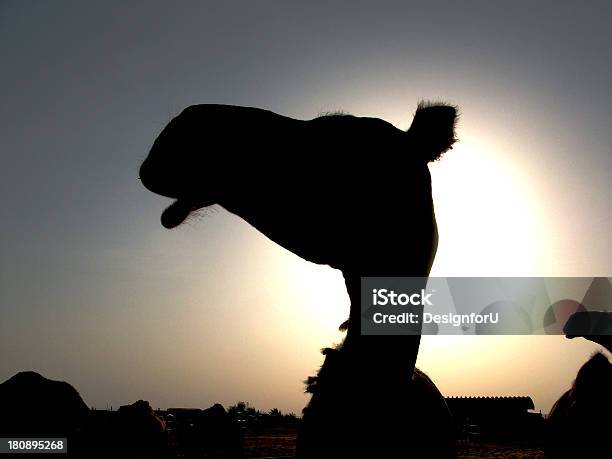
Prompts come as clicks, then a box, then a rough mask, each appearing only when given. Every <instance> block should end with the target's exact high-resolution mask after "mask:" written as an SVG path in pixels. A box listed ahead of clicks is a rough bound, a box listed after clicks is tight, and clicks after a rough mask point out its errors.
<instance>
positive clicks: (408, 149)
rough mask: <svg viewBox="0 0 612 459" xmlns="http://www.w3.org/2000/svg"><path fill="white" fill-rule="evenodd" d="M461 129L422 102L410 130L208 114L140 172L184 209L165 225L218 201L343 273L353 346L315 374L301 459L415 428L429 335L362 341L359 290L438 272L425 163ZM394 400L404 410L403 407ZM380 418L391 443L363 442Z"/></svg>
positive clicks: (442, 108) (451, 110) (222, 111)
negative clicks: (360, 435)
mask: <svg viewBox="0 0 612 459" xmlns="http://www.w3.org/2000/svg"><path fill="white" fill-rule="evenodd" d="M456 119H457V110H456V108H455V107H452V106H449V105H446V104H430V103H421V104H419V106H418V109H417V111H416V113H415V116H414V119H413V121H412V124H411V126H410V128H409V129H408V130H407V131H402V130H400V129H398V128H396V127H394V126H393V125H391V124H389V123H387V122H386V121H383V120H380V119H377V118H360V117H355V116H351V115H344V114H335V115H334V114H332V115H325V116H320V117H318V118H315V119H312V120H308V121H302V120H295V119H292V118H288V117H285V116H281V115H278V114H276V113H273V112H270V111H266V110H261V109H257V108H249V107H236V106H227V105H196V106H192V107H189V108H187V109H185V110H184V111H183V112H182V113H181V114H180V115H178V116H177V117H176V118H174V119H173V120H172V121H171V122H170V123H169V124H168V126H166V128H165V129H164V130H163V131H162V132H161V134H160V135H159V136H158V137H157V139H156V140H155V142H154V144H153V146H152V148H151V151H150V153H149V156H148V157H147V159H146V160H145V161H144V163H143V164H142V166H141V168H140V178H141V180H142V183H143V184H144V186H145V187H147V188H148V189H149V190H151V191H153V192H155V193H158V194H161V195H163V196H167V197H170V198H173V199H175V202H174V203H173V204H171V205H170V206H169V207H168V208H167V209H166V210H165V211H164V212H163V213H162V218H161V220H162V224H163V225H164V226H165V227H166V228H174V227H176V226H178V225H180V224H181V223H182V222H183V221H184V220H185V219H186V218H187V217H188V216H189V214H190V213H192V212H193V211H195V210H197V209H199V208H202V207H206V206H210V205H212V204H218V205H221V206H222V207H224V208H225V209H227V210H228V211H230V212H232V213H234V214H236V215H238V216H240V217H242V218H243V219H244V220H246V221H247V222H248V223H250V224H251V225H252V226H254V227H255V228H256V229H258V230H259V231H260V232H261V233H263V234H264V235H266V236H267V237H268V238H270V239H271V240H272V241H274V242H276V243H277V244H279V245H280V246H282V247H284V248H286V249H288V250H290V251H291V252H293V253H295V254H296V255H298V256H300V257H302V258H304V259H306V260H308V261H311V262H314V263H319V264H327V265H330V266H332V267H334V268H338V269H340V270H341V271H342V273H343V276H344V280H345V283H346V288H347V292H348V295H349V299H350V313H349V319H348V320H347V321H346V322H345V324H344V327H343V329H345V330H346V336H345V338H344V341H343V342H342V345H341V346H339V347H338V348H337V349H333V350H331V349H326V352H325V355H326V357H325V362H324V363H323V366H322V367H321V369H320V371H319V373H318V375H317V377H314V378H309V381H310V382H309V384H308V385H309V391H311V392H312V394H313V396H312V398H311V401H310V403H309V405H308V406H307V407H306V408H305V409H304V417H303V423H302V430H301V432H300V435H299V437H300V441H299V442H298V453H297V457H300V458H318V457H356V456H357V455H358V453H364V452H365V454H363V455H365V456H368V454H367V452H368V451H369V452H376V451H378V452H380V448H381V441H380V439H381V438H382V437H383V436H385V437H386V438H388V437H389V432H391V431H393V429H395V430H397V431H398V432H399V431H400V430H401V431H402V432H405V431H406V429H411V428H413V427H414V425H412V424H410V423H409V422H405V423H400V424H397V423H394V422H393V421H392V420H393V419H394V415H393V413H397V412H402V410H403V409H406V410H409V409H410V408H411V406H412V407H413V408H414V407H415V406H416V405H413V404H411V401H414V399H415V398H418V397H420V396H421V395H419V392H418V390H417V389H410V388H411V387H413V386H415V383H414V382H413V381H412V375H413V370H414V364H415V361H416V357H417V353H418V349H419V341H420V335H419V334H418V333H419V332H420V328H419V329H417V330H416V333H415V334H414V335H411V336H362V335H361V334H360V327H359V324H360V316H361V313H360V309H361V305H360V280H361V277H362V276H413V277H419V278H425V277H426V276H428V274H429V270H430V268H431V264H432V262H433V257H434V255H435V251H436V246H437V228H436V221H435V215H434V209H433V202H432V197H431V178H430V175H429V169H428V167H427V164H428V163H429V162H431V161H434V160H436V159H437V158H439V157H440V156H441V155H442V154H443V153H444V152H445V151H447V150H448V149H449V148H451V147H452V145H453V143H454V142H455V122H456ZM356 381H359V384H355V382H356ZM311 382H312V384H311ZM315 382H316V383H315ZM432 386H433V383H432ZM363 387H368V388H369V391H368V392H367V394H365V395H364V393H363V392H362V390H361V389H362V388H363ZM433 387H434V388H435V386H433ZM406 391H409V392H410V393H411V394H412V395H411V396H410V395H408V396H407V395H406ZM381 394H386V395H385V396H386V397H388V399H384V397H383V398H380V397H381ZM436 394H437V395H436ZM436 394H434V395H435V397H433V398H436V397H437V399H441V395H440V394H439V392H436ZM394 400H395V401H397V400H405V401H406V404H405V406H404V405H402V406H401V407H400V408H397V406H396V405H397V403H395V404H394V402H393V401H394ZM441 400H442V402H441V404H442V405H444V401H443V399H441ZM444 407H445V405H444ZM396 408H397V411H394V410H395V409H396ZM442 411H444V410H442ZM446 411H447V409H446ZM447 414H448V413H447ZM373 419H377V420H379V421H380V422H379V424H380V425H378V426H377V427H376V428H377V429H378V430H377V431H378V432H379V434H380V435H372V437H371V438H370V437H369V438H368V439H367V441H365V442H361V441H357V442H356V437H355V432H356V431H358V429H359V428H360V426H363V425H366V424H371V421H372V420H373ZM442 424H443V423H442ZM442 424H441V425H442ZM413 430H414V429H413ZM433 430H435V429H433ZM383 432H385V433H384V434H383ZM420 437H421V439H425V440H426V441H424V442H423V444H428V445H430V444H432V443H434V442H433V441H428V440H427V438H426V437H427V436H426V435H424V434H423V435H420ZM402 438H403V436H402V435H397V441H388V442H386V446H385V451H387V452H388V453H389V454H382V455H380V457H400V455H401V454H403V452H405V444H404V441H403V440H401V441H400V439H402ZM449 438H450V437H449ZM451 440H452V441H451V443H452V444H454V439H452V438H451ZM383 443H385V442H383ZM435 443H436V444H445V443H444V442H443V441H441V440H440V439H439V438H436V440H435ZM451 449H452V448H451ZM451 449H449V451H450V450H451ZM333 452H338V454H332V453H333ZM400 452H402V453H401V454H400ZM353 453H355V454H353ZM370 456H371V457H377V456H374V455H370ZM417 457H418V456H417ZM437 457H441V456H439V455H438V456H437Z"/></svg>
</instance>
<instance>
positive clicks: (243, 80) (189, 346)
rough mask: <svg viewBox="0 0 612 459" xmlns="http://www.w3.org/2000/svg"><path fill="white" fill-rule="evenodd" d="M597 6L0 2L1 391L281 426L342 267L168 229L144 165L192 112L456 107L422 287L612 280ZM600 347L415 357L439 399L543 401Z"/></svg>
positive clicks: (221, 218)
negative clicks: (29, 390) (447, 281)
mask: <svg viewBox="0 0 612 459" xmlns="http://www.w3.org/2000/svg"><path fill="white" fill-rule="evenodd" d="M461 3H463V2H461ZM611 18H612V6H611V4H609V3H608V2H603V1H602V2H597V1H595V2H589V4H588V7H587V6H585V5H583V4H581V3H579V2H567V1H561V2H559V1H554V2H553V1H542V2H537V4H531V3H528V2H485V1H473V2H467V3H463V4H461V5H460V4H458V3H455V2H426V3H408V2H386V3H385V2H376V3H374V2H373V3H372V4H364V3H362V2H357V3H352V4H351V6H350V7H348V6H346V5H344V4H342V3H341V2H339V3H333V4H325V5H323V4H320V3H317V2H315V3H310V4H308V5H299V6H292V5H289V4H286V3H274V2H264V3H259V2H257V4H255V3H252V2H232V3H228V4H221V5H220V4H209V3H201V2H178V4H172V5H170V4H166V3H164V2H159V1H153V2H147V4H146V7H145V6H143V5H139V4H137V3H131V2H128V3H121V4H119V3H107V4H98V3H93V2H92V3H88V4H85V3H81V2H74V3H70V2H58V3H50V2H49V3H45V2H40V3H23V2H18V1H4V2H2V3H1V4H0V50H1V51H2V56H3V58H2V62H3V71H2V73H1V74H0V91H1V92H2V99H3V100H4V101H5V102H4V103H3V104H2V105H0V129H1V130H2V135H1V139H2V159H3V167H2V168H0V184H1V186H2V191H3V195H4V197H5V198H4V200H3V205H2V212H3V218H2V220H3V224H2V225H1V226H0V244H1V249H2V254H3V256H2V258H1V262H0V314H1V318H2V320H0V349H1V353H2V355H1V356H0V381H4V380H6V379H8V378H9V377H10V376H12V375H13V374H15V373H17V372H19V371H24V370H33V371H37V372H39V373H41V374H43V375H44V376H46V377H49V378H52V379H60V380H65V381H68V382H69V383H71V384H72V385H73V386H74V387H75V388H76V389H77V390H78V391H79V392H80V394H81V396H82V397H83V399H84V400H85V402H86V403H87V404H88V405H90V406H97V407H99V408H105V407H106V406H107V405H113V406H114V407H116V406H119V405H124V404H128V403H132V402H134V401H135V400H138V399H145V400H149V401H150V403H151V405H152V406H153V407H155V408H157V407H162V408H165V407H170V406H196V407H207V406H210V405H212V404H213V403H215V402H220V403H222V404H223V405H224V406H228V405H230V404H234V403H236V402H237V401H239V400H245V401H249V402H250V403H252V405H253V406H255V407H256V408H259V409H262V410H267V409H270V408H272V407H277V408H279V409H281V410H282V411H284V412H295V413H296V414H299V413H300V410H301V408H302V407H303V406H304V405H305V404H306V402H307V400H308V396H307V395H305V394H304V393H303V391H304V385H303V381H304V380H305V379H306V378H307V377H308V376H309V375H313V374H315V372H316V370H317V369H318V367H319V366H320V364H321V363H322V360H323V357H322V355H321V354H320V353H319V350H320V349H321V348H323V347H326V346H329V345H331V344H333V343H337V342H339V341H340V340H341V337H342V335H341V334H340V333H339V332H338V331H337V327H338V325H339V324H340V323H341V322H342V321H344V320H345V318H346V315H347V313H348V299H347V297H346V293H345V291H344V284H343V282H342V277H341V274H340V273H339V272H338V271H335V270H333V269H331V268H329V267H325V266H317V265H313V264H310V263H307V262H305V261H303V260H302V259H300V258H298V257H297V256H295V255H293V254H291V253H289V252H287V251H285V250H283V249H281V248H280V247H278V246H276V245H275V244H273V243H272V242H271V241H269V240H267V239H266V238H265V237H264V236H262V235H261V234H259V233H257V232H256V231H255V230H254V229H253V228H251V227H249V226H248V225H247V224H246V223H245V222H244V221H242V220H240V219H239V218H238V217H236V216H233V215H231V214H229V213H227V212H226V211H224V210H223V209H220V208H215V209H212V210H211V211H209V212H208V213H207V214H206V215H204V216H202V217H201V218H199V219H198V218H196V219H192V220H191V221H189V222H188V223H187V224H185V225H183V226H182V227H180V228H178V229H176V230H173V231H167V230H165V229H164V228H162V227H161V225H160V223H159V216H160V213H161V211H162V210H163V208H164V207H165V206H166V205H167V204H168V201H167V200H166V199H163V198H161V197H158V196H154V195H153V194H151V193H150V192H148V191H147V190H145V189H144V187H142V186H141V183H140V182H139V180H138V167H139V165H140V162H141V161H142V160H143V159H144V158H145V156H146V154H147V152H148V149H149V148H150V146H151V144H152V142H153V140H154V139H155V137H156V135H157V134H158V133H159V131H160V130H161V129H162V128H163V126H164V125H165V124H166V123H167V122H168V121H169V120H170V119H171V118H172V117H173V116H174V115H176V114H177V113H178V112H180V111H181V110H182V109H183V108H184V107H186V106H188V105H191V104H196V103H225V104H237V105H247V106H257V107H262V108H267V109H270V110H273V111H275V112H278V113H282V114H284V115H288V116H292V117H296V118H301V119H310V118H313V117H316V116H317V115H318V114H319V113H322V112H325V111H333V110H340V109H342V110H345V111H347V112H349V113H352V114H354V115H357V116H374V117H380V118H382V119H385V120H387V121H389V122H391V123H393V124H394V125H396V126H397V127H399V128H402V129H406V128H407V127H408V126H409V124H410V121H411V119H412V115H413V113H414V111H415V109H416V105H417V103H418V101H419V100H421V99H430V100H444V101H447V102H450V103H453V104H456V105H458V106H459V107H460V110H461V118H460V121H459V126H458V134H459V139H460V141H459V143H458V144H457V146H456V148H455V149H453V150H452V151H450V152H449V153H448V154H447V155H446V156H445V157H444V158H443V159H442V160H441V161H439V162H437V163H435V164H433V165H432V166H431V173H432V186H433V194H434V204H435V209H436V216H437V220H438V225H439V232H440V244H439V248H438V253H437V257H436V260H435V262H434V267H433V270H432V273H431V274H432V276H434V275H435V276H479V275H480V276H485V275H486V276H589V277H590V276H610V274H611V273H612V269H611V267H612V262H611V259H610V256H609V248H610V247H611V246H612V244H611V242H612V241H611V237H610V236H611V233H610V220H611V213H610V204H609V197H610V196H611V195H612V193H611V191H612V185H611V184H612V177H611V175H610V174H611V172H610V171H611V170H612V167H611V166H612V164H611V159H612V155H611V151H612V142H611V138H610V129H609V128H610V125H612V110H611V107H612V104H610V102H611V101H610V93H611V92H610V81H612V59H610V51H609V49H608V47H609V43H611V42H612V30H611V29H610V27H609V21H610V19H611ZM239 128H240V127H239V126H237V127H236V129H237V130H239ZM249 153H250V154H252V153H253V152H249ZM287 154H291V152H290V151H288V152H287ZM209 173H214V171H203V176H204V177H205V176H206V174H209ZM459 212H461V215H462V216H461V217H460V216H459ZM322 292H324V293H325V295H323V294H322ZM597 349H599V346H596V345H595V344H593V343H590V342H586V341H584V340H578V339H575V340H567V339H565V338H564V337H562V336H553V337H536V336H529V337H424V338H423V340H422V345H421V349H420V353H419V360H418V363H417V364H418V366H419V367H420V368H421V369H423V370H424V371H425V372H426V373H428V374H429V375H430V376H431V377H432V379H433V380H434V382H435V383H436V384H437V386H438V387H439V389H440V390H441V392H442V393H443V394H444V395H445V396H450V395H500V396H503V395H529V396H532V398H533V399H534V402H535V404H536V409H542V411H544V412H547V411H548V410H549V409H550V406H551V405H552V403H553V402H554V401H555V400H556V399H557V398H558V397H559V396H560V395H561V393H562V392H563V391H564V390H566V389H567V388H569V386H570V384H571V382H572V380H573V378H574V376H575V374H576V370H577V369H578V368H579V367H580V365H582V363H583V362H584V361H585V360H586V359H587V358H588V356H589V355H590V354H591V353H592V352H593V351H595V350H597Z"/></svg>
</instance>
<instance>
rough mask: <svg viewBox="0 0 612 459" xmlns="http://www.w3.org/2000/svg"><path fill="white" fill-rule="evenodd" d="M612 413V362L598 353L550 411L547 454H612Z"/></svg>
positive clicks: (587, 455) (562, 455)
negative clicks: (611, 432) (611, 431)
mask: <svg viewBox="0 0 612 459" xmlns="http://www.w3.org/2000/svg"><path fill="white" fill-rule="evenodd" d="M611 413H612V364H610V362H609V361H608V359H607V358H606V356H604V355H603V354H602V353H596V354H594V355H593V356H592V357H591V358H590V359H589V360H588V361H587V362H586V363H585V364H584V365H582V367H581V368H580V370H578V374H577V375H576V380H575V381H574V383H573V384H572V387H571V388H570V389H569V390H568V391H567V392H565V393H564V394H563V395H562V396H561V398H559V400H557V401H556V402H555V404H554V405H553V407H552V409H551V411H550V414H549V416H548V418H547V420H546V424H547V444H546V457H547V458H576V457H580V458H598V457H609V455H610V425H611V421H612V419H611V416H612V414H611Z"/></svg>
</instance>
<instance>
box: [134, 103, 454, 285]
mask: <svg viewBox="0 0 612 459" xmlns="http://www.w3.org/2000/svg"><path fill="white" fill-rule="evenodd" d="M456 119H457V110H456V108H455V107H452V106H450V105H446V104H432V103H425V102H422V103H420V104H419V106H418V109H417V111H416V114H415V116H414V119H413V122H412V125H411V127H410V129H408V130H407V131H402V130H400V129H397V128H396V127H394V126H393V125H391V124H389V123H387V122H385V121H383V120H380V119H376V118H359V117H354V116H350V115H344V114H338V115H325V116H320V117H318V118H315V119H313V120H308V121H302V120H295V119H292V118H288V117H285V116H281V115H278V114H276V113H273V112H270V111H267V110H262V109H258V108H250V107H239V106H229V105H208V104H206V105H194V106H191V107H188V108H186V109H185V110H184V111H183V112H182V113H181V114H179V115H178V116H177V117H176V118H174V119H173V120H171V121H170V123H169V124H168V125H167V126H166V127H165V128H164V130H163V131H162V132H161V133H160V134H159V136H158V137H157V139H156V140H155V142H154V144H153V146H152V148H151V151H150V153H149V155H148V157H147V158H146V160H145V161H144V162H143V164H142V166H141V168H140V178H141V180H142V183H143V185H144V186H145V187H146V188H148V189H149V190H150V191H152V192H154V193H157V194H160V195H163V196H166V197H170V198H173V199H175V202H174V203H173V204H172V205H170V206H169V207H168V208H167V209H166V210H165V211H164V212H163V213H162V217H161V221H162V224H163V226H164V227H166V228H174V227H176V226H178V225H180V224H181V223H182V222H183V221H184V220H185V219H186V218H187V217H188V216H189V214H190V213H192V212H194V211H195V210H197V209H200V208H202V207H206V206H210V205H213V204H219V205H221V206H223V207H224V208H226V209H227V210H229V211H230V212H232V213H235V214H237V215H239V216H241V217H242V218H243V219H245V220H246V221H247V222H248V223H250V224H251V225H253V226H254V227H255V228H257V229H258V230H259V231H261V232H262V233H264V234H265V235H266V236H267V237H269V238H270V239H272V240H273V241H275V242H276V243H278V244H280V245H281V246H283V247H285V248H287V249H288V250H290V251H292V252H294V253H295V254H297V255H299V256H301V257H302V258H305V259H306V260H308V261H312V262H315V263H322V264H329V265H331V266H333V267H336V268H340V269H343V270H344V269H346V268H347V266H353V265H355V264H356V263H355V260H352V258H354V257H355V256H356V254H357V253H358V252H360V253H361V255H360V258H362V259H364V258H367V257H364V253H363V248H364V247H365V246H367V245H368V242H367V241H366V239H372V237H374V238H375V239H378V240H379V241H380V239H381V238H382V239H387V238H389V237H391V238H392V240H395V238H393V237H392V236H393V235H394V236H400V230H403V231H404V234H408V235H409V234H410V232H411V230H410V229H409V228H407V227H406V223H408V222H407V220H406V218H405V217H403V216H399V217H396V219H397V221H396V222H395V225H397V230H396V231H393V230H391V231H390V232H389V233H388V234H386V235H382V234H380V231H378V230H376V228H373V222H371V221H369V219H368V218H367V216H368V215H371V216H373V215H374V214H376V213H377V212H395V211H397V212H401V209H402V207H403V208H404V209H409V208H410V206H411V202H410V201H416V200H417V199H415V198H414V196H415V193H416V194H417V195H422V194H423V190H425V189H428V188H429V173H428V171H427V168H426V164H427V163H428V162H430V161H433V160H435V159H437V158H439V157H440V156H441V155H442V154H443V153H444V152H445V151H447V150H448V149H450V148H452V145H453V143H454V142H455V130H454V127H455V123H456ZM426 194H427V196H428V197H429V194H430V193H427V192H426ZM417 205H420V206H422V203H418V204H417ZM413 223H414V222H413ZM384 226H385V227H386V228H387V229H388V228H389V226H390V225H384ZM372 245H377V244H372ZM421 274H422V273H421V272H419V273H416V274H415V275H421Z"/></svg>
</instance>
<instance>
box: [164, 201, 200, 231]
mask: <svg viewBox="0 0 612 459" xmlns="http://www.w3.org/2000/svg"><path fill="white" fill-rule="evenodd" d="M192 210H193V206H192V205H191V204H190V203H188V202H185V201H183V200H180V199H177V200H176V201H174V202H173V203H172V204H170V205H169V206H168V207H167V208H166V210H164V211H163V212H162V215H161V224H162V226H163V227H164V228H167V229H172V228H176V227H177V226H179V225H180V224H181V223H183V222H184V221H185V219H186V218H187V217H188V216H189V214H190V213H191V211H192Z"/></svg>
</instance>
